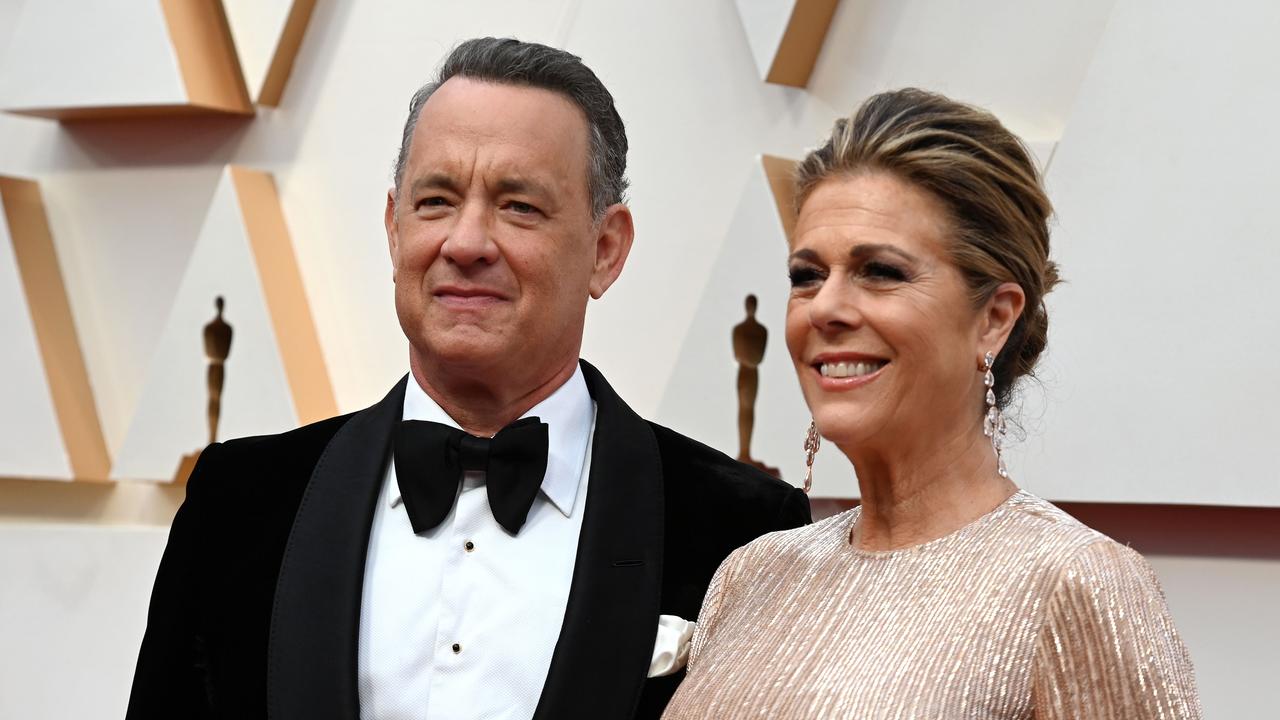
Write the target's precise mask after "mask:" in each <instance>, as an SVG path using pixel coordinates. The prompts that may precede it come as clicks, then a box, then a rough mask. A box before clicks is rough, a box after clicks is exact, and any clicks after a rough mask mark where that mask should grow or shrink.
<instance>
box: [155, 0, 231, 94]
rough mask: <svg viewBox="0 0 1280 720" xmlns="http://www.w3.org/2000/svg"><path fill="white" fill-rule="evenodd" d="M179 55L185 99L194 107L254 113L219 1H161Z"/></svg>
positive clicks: (229, 27) (170, 38)
mask: <svg viewBox="0 0 1280 720" xmlns="http://www.w3.org/2000/svg"><path fill="white" fill-rule="evenodd" d="M160 6H161V8H162V9H163V10H164V20H165V24H166V25H167V26H168V28H169V41H170V42H171V43H173V49H174V51H175V53H176V54H177V57H178V69H179V70H180V71H181V72H182V84H183V85H184V86H185V87H186V89H187V100H188V101H189V102H190V103H191V104H192V105H194V106H197V107H202V108H208V109H211V110H219V111H222V112H228V113H236V114H241V115H252V114H253V102H252V101H251V100H250V99H249V90H248V88H247V87H245V82H244V73H243V72H242V71H241V68H240V57H239V55H237V54H236V47H235V42H234V41H233V40H232V37H231V25H230V24H228V22H227V13H226V11H225V9H224V8H223V7H222V2H221V1H220V0H160Z"/></svg>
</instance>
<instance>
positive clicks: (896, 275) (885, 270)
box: [862, 262, 907, 282]
mask: <svg viewBox="0 0 1280 720" xmlns="http://www.w3.org/2000/svg"><path fill="white" fill-rule="evenodd" d="M862 274H863V275H866V276H867V277H869V278H872V279H874V280H892V281H894V282H904V281H905V280H906V279H907V274H906V273H905V272H904V271H903V270H902V269H900V268H897V267H894V266H893V265H889V264H887V263H882V262H869V263H867V264H866V265H863V266H862Z"/></svg>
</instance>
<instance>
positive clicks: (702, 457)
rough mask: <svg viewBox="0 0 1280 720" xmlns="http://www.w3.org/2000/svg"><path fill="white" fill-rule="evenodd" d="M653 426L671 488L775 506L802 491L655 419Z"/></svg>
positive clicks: (730, 499)
mask: <svg viewBox="0 0 1280 720" xmlns="http://www.w3.org/2000/svg"><path fill="white" fill-rule="evenodd" d="M649 426H650V427H651V428H653V434H654V437H655V438H657V441H658V452H659V454H661V456H662V472H663V475H664V477H665V479H666V486H667V488H668V491H671V490H676V491H677V492H680V493H689V494H693V495H696V496H704V495H710V496H715V497H717V498H719V499H720V500H721V501H730V502H732V501H738V502H743V503H747V504H756V503H760V504H764V505H768V506H771V507H774V508H776V507H777V505H778V504H779V503H781V502H783V501H785V500H786V499H787V498H789V497H790V496H793V495H795V494H797V493H798V491H797V490H796V488H795V487H793V486H792V485H790V484H788V483H785V482H783V481H782V480H779V479H778V478H776V477H773V476H772V475H769V474H767V473H765V472H762V471H760V470H759V469H757V468H754V467H752V466H750V465H747V464H746V463H742V462H738V461H737V460H734V459H733V458H731V457H729V456H728V455H726V454H724V453H723V452H720V451H719V450H716V449H715V448H713V447H711V446H709V445H706V444H704V443H701V442H699V441H697V440H694V439H693V438H691V437H689V436H687V435H683V434H681V433H678V432H676V431H675V430H672V429H671V428H668V427H664V426H662V425H659V424H657V423H655V422H652V421H649Z"/></svg>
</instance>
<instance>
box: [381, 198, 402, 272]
mask: <svg viewBox="0 0 1280 720" xmlns="http://www.w3.org/2000/svg"><path fill="white" fill-rule="evenodd" d="M382 224H383V225H385V226H386V228H387V250H388V251H389V252H390V253H391V282H395V281H396V268H398V267H400V261H399V259H398V257H399V253H400V229H399V226H398V225H397V223H396V189H395V188H391V189H390V190H388V191H387V209H386V210H385V211H384V213H383V217H382Z"/></svg>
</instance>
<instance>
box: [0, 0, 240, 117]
mask: <svg viewBox="0 0 1280 720" xmlns="http://www.w3.org/2000/svg"><path fill="white" fill-rule="evenodd" d="M0 107H3V108H4V109H6V110H8V111H9V112H14V113H19V114H23V115H34V116H39V117H48V118H56V119H60V120H73V119H83V118H104V117H120V116H143V115H163V114H174V113H231V114H239V115H252V114H253V105H252V103H251V102H250V100H249V95H248V93H247V91H246V89H245V85H244V78H243V76H242V74H241V72H240V67H239V61H238V59H237V57H236V52H235V46H234V44H233V42H232V39H231V33H230V29H229V28H228V25H227V18H226V14H225V13H224V11H223V8H222V4H221V2H219V0H159V2H136V1H131V2H111V3H107V2H80V1H78V0H38V1H36V0H33V1H31V2H27V3H26V4H25V5H24V6H23V8H22V12H21V14H20V16H19V17H18V20H17V23H16V26H15V28H14V30H13V32H12V35H11V38H10V44H9V48H8V52H7V54H6V56H5V58H4V59H3V61H2V62H0Z"/></svg>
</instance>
